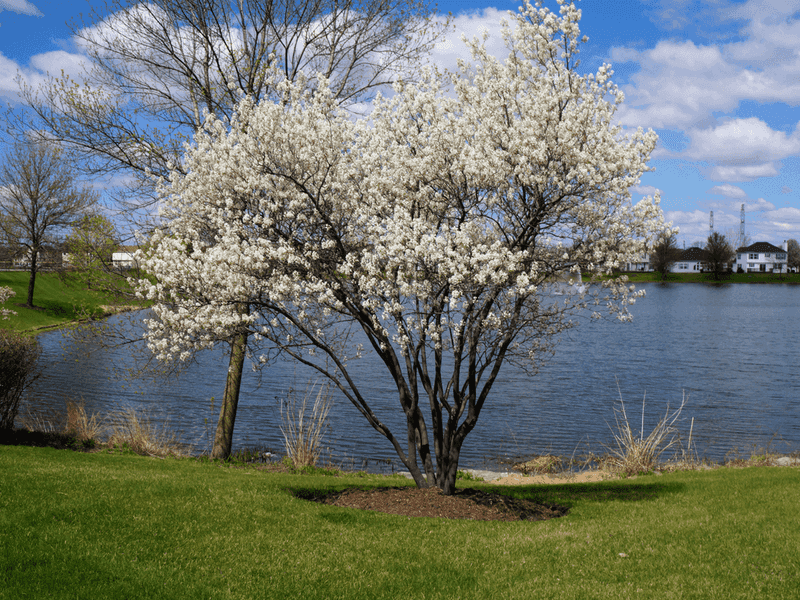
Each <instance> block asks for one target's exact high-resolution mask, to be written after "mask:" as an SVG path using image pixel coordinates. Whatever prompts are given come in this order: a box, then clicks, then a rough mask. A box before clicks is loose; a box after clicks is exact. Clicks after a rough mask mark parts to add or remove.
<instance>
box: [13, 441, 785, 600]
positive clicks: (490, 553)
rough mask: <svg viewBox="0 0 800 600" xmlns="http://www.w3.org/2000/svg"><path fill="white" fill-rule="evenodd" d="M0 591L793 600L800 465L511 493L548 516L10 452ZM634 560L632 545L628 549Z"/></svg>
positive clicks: (213, 471) (282, 479)
mask: <svg viewBox="0 0 800 600" xmlns="http://www.w3.org/2000/svg"><path fill="white" fill-rule="evenodd" d="M0 473H2V478H0V598H3V599H5V598H8V599H14V600H17V599H21V598H91V599H92V600H99V599H101V598H113V599H115V600H116V599H119V598H187V599H195V598H242V599H251V598H281V599H283V598H326V599H327V598H404V599H406V598H409V599H410V598H428V599H430V598H480V599H488V598H525V599H526V600H527V599H530V598H558V599H564V598H581V599H587V598H633V597H636V598H724V599H728V598H758V599H762V598H770V599H776V598H792V599H794V598H797V597H798V593H799V592H800V548H799V545H798V542H799V541H800V515H799V514H798V511H797V491H798V489H800V487H799V486H800V469H798V468H790V467H769V468H767V467H764V468H747V469H731V468H720V469H715V470H712V471H686V472H677V473H668V474H664V475H661V476H656V475H649V476H645V477H640V478H637V479H627V480H617V481H607V482H602V483H595V484H564V485H555V486H519V487H517V486H513V487H500V488H498V487H497V486H492V485H490V484H482V483H476V482H463V481H461V482H459V485H464V486H470V487H483V488H485V489H491V490H497V489H499V490H502V492H503V493H506V494H508V495H519V496H523V497H528V498H534V499H538V500H541V501H543V502H544V501H547V502H556V503H559V504H564V505H568V506H569V507H570V512H569V514H568V515H567V516H566V517H563V518H560V519H552V520H549V521H540V522H498V521H488V522H474V521H452V520H444V519H428V518H408V517H400V516H395V515H386V514H382V513H375V512H366V511H358V510H354V509H347V508H339V507H333V506H327V505H322V504H315V503H309V502H306V501H303V500H300V499H297V498H295V497H294V496H293V495H292V490H293V489H306V490H309V489H314V490H334V489H343V488H346V487H351V486H356V485H357V486H381V485H408V484H409V483H408V482H407V481H406V480H399V479H397V478H390V479H387V478H384V477H379V476H366V477H357V476H355V475H345V476H338V477H333V476H323V475H289V474H277V473H267V472H263V471H258V470H256V469H253V468H231V467H228V466H221V465H219V464H211V463H208V462H200V461H197V460H193V459H164V460H159V459H155V458H149V457H141V456H136V455H129V454H120V453H114V454H109V453H107V452H100V453H94V454H84V453H78V452H71V451H65V450H54V449H51V448H30V447H21V446H20V447H17V446H0ZM621 553H622V554H624V555H625V556H621Z"/></svg>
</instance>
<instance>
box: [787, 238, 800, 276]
mask: <svg viewBox="0 0 800 600" xmlns="http://www.w3.org/2000/svg"><path fill="white" fill-rule="evenodd" d="M786 245H787V256H786V258H787V260H786V263H787V265H788V267H789V268H790V269H800V244H798V243H797V240H795V239H791V240H788V241H787V242H786Z"/></svg>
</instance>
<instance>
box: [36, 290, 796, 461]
mask: <svg viewBox="0 0 800 600" xmlns="http://www.w3.org/2000/svg"><path fill="white" fill-rule="evenodd" d="M642 287H644V288H645V289H646V292H647V297H646V298H644V299H643V300H640V301H639V302H637V304H636V305H635V306H634V307H632V308H633V310H632V312H633V314H634V321H633V323H627V324H623V323H617V322H592V321H589V320H583V321H582V322H581V324H580V325H579V326H578V327H577V328H576V329H573V330H572V331H570V332H569V333H568V334H567V335H565V336H564V337H563V338H562V339H561V341H560V343H559V345H558V347H557V349H556V355H555V356H554V357H553V358H551V359H550V360H549V362H548V363H547V364H546V365H545V366H544V367H543V368H542V369H541V370H540V371H539V373H538V374H537V375H535V376H528V375H526V374H525V373H523V372H521V371H519V370H517V369H515V368H513V367H511V366H508V368H507V369H506V370H505V371H503V372H501V375H500V377H499V379H498V382H497V383H496V384H495V387H494V390H493V395H492V397H491V398H490V400H489V402H487V405H486V408H484V411H483V413H482V415H481V418H480V420H479V422H478V426H477V427H476V429H475V430H474V431H473V433H472V434H470V437H468V438H467V441H466V444H465V447H464V450H463V453H462V459H461V464H462V465H463V466H464V467H484V466H489V467H491V466H496V465H497V463H498V461H499V460H500V459H506V458H513V457H517V456H525V455H530V454H537V453H543V452H553V453H557V454H561V455H571V454H572V453H573V452H575V451H576V450H577V452H578V453H580V452H581V451H582V450H584V449H587V448H591V449H594V450H598V449H600V448H601V446H600V445H601V444H603V443H609V442H610V441H611V434H610V430H609V426H608V424H609V423H613V420H614V413H613V407H614V406H615V405H618V400H619V392H618V389H617V384H618V383H619V388H620V390H621V393H622V397H623V399H624V400H625V402H626V407H627V409H628V416H629V417H630V419H631V422H632V424H633V423H635V424H636V425H637V427H638V425H639V424H640V423H641V414H642V399H643V397H645V394H646V406H645V429H647V428H648V427H652V425H653V424H654V423H655V422H656V421H657V419H658V417H659V416H660V415H663V414H664V411H665V410H666V407H667V404H668V403H669V404H670V405H671V406H673V407H674V406H675V405H677V404H678V403H679V402H680V400H681V397H682V394H683V393H685V394H686V395H687V396H688V403H687V406H686V408H685V409H684V412H683V420H682V423H681V427H682V430H683V432H684V433H688V430H689V422H690V419H691V418H694V441H695V444H696V447H697V448H698V451H699V452H700V454H701V455H704V456H707V457H709V458H711V459H714V460H720V459H722V458H723V457H724V456H725V454H726V453H727V452H729V451H730V450H732V449H733V448H735V447H737V448H739V449H740V450H742V451H749V450H751V449H752V448H753V446H754V445H764V444H767V443H770V441H771V440H772V445H773V447H774V448H775V449H776V450H778V451H784V452H788V451H794V450H800V372H799V371H798V366H799V365H800V349H799V346H798V338H799V337H800V336H798V333H800V332H799V331H798V317H800V287H796V286H791V285H777V284H771V285H725V286H721V287H714V286H708V285H700V284H670V285H666V286H664V285H661V284H645V285H643V286H642ZM40 340H41V342H42V344H43V346H44V354H43V363H44V364H45V365H46V369H45V376H44V377H43V378H42V379H41V380H40V381H39V382H38V383H37V387H36V388H35V390H34V391H33V397H34V398H35V401H36V402H37V403H38V404H39V405H40V406H45V407H48V406H52V407H63V404H64V401H65V400H66V399H71V398H83V399H84V401H85V404H86V407H87V409H88V410H90V411H97V412H99V413H105V412H108V411H109V410H111V409H114V408H119V407H121V406H127V405H135V406H137V407H140V408H147V409H148V410H149V411H150V412H151V413H152V414H153V416H155V417H157V418H160V419H162V418H168V419H169V421H170V424H171V426H172V427H173V428H174V429H176V430H178V431H179V432H180V433H181V436H182V439H183V440H184V441H186V442H189V443H192V444H194V445H195V446H196V447H197V449H198V451H200V450H203V449H206V448H207V447H208V446H209V444H210V440H211V438H213V432H214V427H215V425H216V419H217V415H218V411H219V401H218V400H212V398H217V399H218V398H220V397H221V396H222V391H223V388H224V383H225V370H226V367H227V361H226V359H225V357H224V355H223V353H222V350H221V349H220V350H219V351H217V350H214V351H209V352H206V353H204V354H202V355H201V356H200V357H199V363H198V364H197V365H193V366H192V367H191V368H190V369H189V370H188V371H187V372H186V373H184V374H183V375H182V376H181V377H179V378H178V379H177V380H169V381H163V380H156V381H152V380H135V381H125V380H120V379H119V378H118V377H116V376H115V375H114V373H115V371H117V370H118V369H119V368H122V367H125V366H126V365H130V364H131V356H130V348H129V347H124V348H118V349H112V350H99V351H93V350H92V348H91V347H86V346H84V345H76V344H75V343H74V342H72V341H71V340H69V339H65V338H64V337H63V336H62V335H61V334H60V333H57V332H56V333H48V334H44V335H42V336H40ZM373 365H375V363H371V362H370V361H369V359H364V361H363V362H362V364H361V365H360V366H359V371H360V374H361V375H362V376H363V378H364V381H365V385H364V386H363V388H362V390H364V391H365V396H367V397H369V398H371V399H372V400H373V402H374V404H375V406H376V407H377V410H376V412H378V414H379V416H380V417H381V418H382V419H384V420H385V422H387V424H389V426H390V428H392V430H393V431H394V433H395V435H396V436H397V437H399V438H404V433H403V432H404V431H405V430H404V425H403V422H402V419H399V418H398V414H397V413H398V412H399V411H398V409H397V408H396V401H395V399H394V398H395V396H394V394H393V387H394V386H393V385H392V384H391V382H390V381H388V380H387V378H386V376H385V375H384V374H383V372H382V371H381V370H380V369H379V368H378V367H375V366H373ZM308 382H309V375H308V374H307V373H305V372H304V371H303V370H302V368H301V367H300V366H295V365H294V364H293V363H279V364H275V365H271V366H270V367H269V368H267V369H265V370H264V371H263V372H262V373H261V374H260V376H259V375H258V374H255V373H247V374H246V379H245V381H244V382H243V385H242V392H241V400H240V404H239V412H238V415H237V420H236V433H235V437H234V448H236V447H244V446H259V447H265V448H268V449H271V450H273V451H276V452H282V449H283V438H282V435H281V432H280V411H279V401H278V399H279V398H281V397H285V396H286V395H287V393H288V392H289V390H292V389H294V390H298V391H299V392H300V393H302V392H303V391H304V390H305V389H306V388H307V386H308ZM617 382H618V383H617ZM394 393H395V394H396V392H394ZM400 414H401V413H400ZM329 422H330V429H329V431H328V433H327V436H326V438H325V440H326V446H327V447H328V448H329V449H330V453H331V455H332V457H333V458H334V460H337V461H346V462H348V463H350V464H351V465H354V466H355V467H357V468H364V467H366V468H369V469H371V470H376V469H383V468H389V467H386V466H385V465H386V461H394V465H395V467H397V465H398V463H399V461H397V459H396V458H395V455H394V451H393V449H392V448H391V446H390V445H389V443H388V442H387V441H386V440H385V439H384V438H383V437H382V436H380V435H379V434H377V433H376V432H375V431H374V430H373V429H372V428H371V427H370V426H369V425H368V424H367V423H366V421H365V420H364V419H363V417H361V416H360V415H359V414H358V413H357V412H356V410H355V408H354V407H352V406H351V405H350V404H349V402H347V401H346V400H345V399H344V398H338V399H337V401H336V403H335V405H334V407H333V409H332V411H331V414H330V416H329ZM780 440H783V441H782V442H781V441H780Z"/></svg>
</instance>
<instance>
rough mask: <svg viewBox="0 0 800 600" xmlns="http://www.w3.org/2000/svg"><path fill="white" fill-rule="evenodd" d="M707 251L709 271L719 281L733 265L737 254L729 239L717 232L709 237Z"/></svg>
mask: <svg viewBox="0 0 800 600" xmlns="http://www.w3.org/2000/svg"><path fill="white" fill-rule="evenodd" d="M705 250H706V261H705V262H706V266H707V267H708V269H709V271H711V272H712V273H714V279H716V280H719V279H720V278H721V276H722V274H723V273H725V272H726V271H727V270H728V269H729V268H730V267H731V266H732V265H733V261H734V259H735V258H736V252H735V251H734V249H733V248H732V247H731V244H730V242H729V241H728V239H727V238H726V237H725V236H724V235H722V234H721V233H719V232H717V231H714V232H712V233H711V235H709V236H708V241H707V242H706V247H705Z"/></svg>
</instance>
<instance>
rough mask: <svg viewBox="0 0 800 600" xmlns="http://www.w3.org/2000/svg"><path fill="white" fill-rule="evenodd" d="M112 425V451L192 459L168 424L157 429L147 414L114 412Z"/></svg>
mask: <svg viewBox="0 0 800 600" xmlns="http://www.w3.org/2000/svg"><path fill="white" fill-rule="evenodd" d="M108 422H109V426H108V428H109V431H110V433H109V436H108V442H107V443H108V446H109V448H119V449H122V450H129V451H131V452H134V453H135V454H141V455H146V456H156V457H164V456H186V455H188V452H187V450H186V448H184V447H183V446H182V445H181V444H180V443H179V442H178V440H177V436H176V434H175V433H174V432H172V431H171V430H170V429H169V426H168V423H164V424H163V425H161V426H157V425H156V424H155V423H153V421H152V419H150V417H149V416H148V415H147V414H146V413H143V414H140V413H137V412H136V411H135V410H134V409H133V408H126V409H124V410H119V411H114V412H112V413H111V414H110V415H109V416H108Z"/></svg>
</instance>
